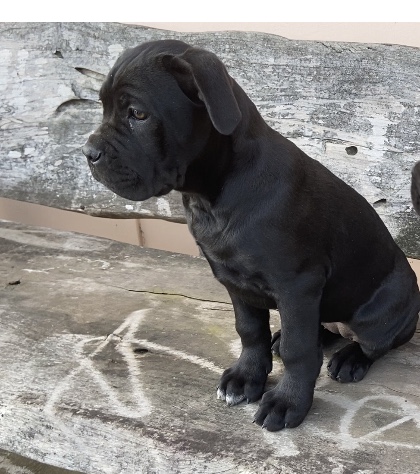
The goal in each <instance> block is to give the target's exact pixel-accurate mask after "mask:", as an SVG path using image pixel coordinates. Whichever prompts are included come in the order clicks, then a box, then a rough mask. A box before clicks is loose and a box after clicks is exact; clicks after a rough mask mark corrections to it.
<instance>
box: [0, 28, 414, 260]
mask: <svg viewBox="0 0 420 474" xmlns="http://www.w3.org/2000/svg"><path fill="white" fill-rule="evenodd" d="M163 38H176V39H182V40H184V41H186V42H188V43H191V44H193V45H196V46H201V47H205V48H207V49H209V50H212V51H214V52H215V53H216V54H217V55H218V56H219V57H220V58H221V59H222V60H223V61H224V62H225V64H226V65H227V67H228V69H229V72H230V74H231V75H232V76H233V77H234V78H235V79H236V80H237V81H238V82H239V84H240V85H241V86H242V87H243V88H244V89H245V91H246V92H247V93H248V94H249V96H250V97H251V98H252V100H253V101H254V102H255V104H256V105H257V107H258V109H259V110H260V112H261V114H262V115H263V117H264V118H265V119H266V120H267V122H268V123H269V124H270V125H271V126H272V127H273V128H275V129H276V130H278V131H279V132H281V133H282V134H283V135H285V136H286V137H288V138H290V139H291V140H292V141H294V142H295V143H296V144H297V145H298V146H300V147H301V148H302V149H303V150H304V151H305V152H307V153H308V154H309V155H310V156H312V157H313V158H316V159H318V160H319V161H321V162H322V163H324V164H325V165H326V166H327V167H328V168H330V169H331V170H332V171H333V172H334V173H336V174H337V175H338V176H340V177H341V178H342V179H344V180H345V181H346V182H347V183H349V184H350V185H352V186H353V187H354V188H356V189H357V190H358V191H359V192H360V193H361V194H363V195H364V196H365V197H366V198H367V200H368V201H369V202H370V203H371V204H372V206H374V207H375V209H376V210H377V212H378V213H379V215H380V216H381V218H382V219H383V221H384V222H385V224H386V225H387V227H388V228H389V230H390V231H391V233H392V235H393V236H394V238H395V239H396V240H397V242H398V243H399V244H400V246H401V247H402V248H403V249H404V251H405V252H406V254H407V255H409V256H412V257H420V246H419V240H420V220H419V218H418V217H417V216H416V215H415V213H414V211H413V208H412V205H411V201H410V170H411V168H412V166H413V165H414V163H415V162H416V161H417V160H418V157H419V155H420V140H419V136H418V134H419V130H420V106H419V99H420V96H419V94H420V93H419V91H420V73H419V71H420V50H419V49H418V48H412V47H404V46H396V45H381V44H377V45H373V44H357V43H323V42H315V41H296V40H287V39H285V38H281V37H278V36H274V35H269V34H263V33H255V32H249V33H248V32H234V31H231V32H219V33H177V32H171V31H164V30H156V29H151V28H144V27H141V26H132V25H122V24H112V23H94V24H91V23H41V24H37V23H31V24H25V23H3V24H1V25H0V83H1V87H2V94H1V96H0V114H1V115H0V156H1V160H0V195H1V196H3V197H7V198H12V199H17V200H22V201H30V202H35V203H38V204H44V205H47V206H53V207H57V208H62V209H69V210H73V211H77V212H83V213H87V214H90V215H95V216H106V217H117V218H126V217H151V218H156V217H159V218H164V219H167V220H172V221H175V222H184V221H185V218H184V213H183V209H182V205H181V202H180V196H179V195H177V194H176V193H171V194H169V195H168V196H165V197H161V198H152V199H150V200H148V201H146V202H142V203H138V202H130V201H126V200H124V199H121V198H119V197H117V196H115V195H114V194H113V193H111V192H110V191H108V190H107V189H105V188H104V187H103V186H102V185H100V184H99V183H97V182H95V181H94V180H93V178H92V177H91V175H90V172H89V170H88V167H87V165H86V162H85V158H84V157H83V155H82V153H81V146H82V145H83V144H84V142H85V140H86V139H87V137H88V135H89V134H90V133H91V131H93V130H94V129H95V127H96V126H97V125H98V123H99V122H100V120H101V105H100V103H99V102H98V90H99V87H100V85H101V81H102V79H103V75H104V74H106V73H107V72H108V70H109V68H110V67H111V65H112V64H113V63H114V61H115V60H116V58H117V57H118V55H119V54H120V53H121V52H122V51H123V50H124V49H125V48H127V47H131V46H134V45H137V44H139V43H141V42H143V41H148V40H153V39H163Z"/></svg>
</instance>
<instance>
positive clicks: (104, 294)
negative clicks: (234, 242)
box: [0, 222, 420, 474]
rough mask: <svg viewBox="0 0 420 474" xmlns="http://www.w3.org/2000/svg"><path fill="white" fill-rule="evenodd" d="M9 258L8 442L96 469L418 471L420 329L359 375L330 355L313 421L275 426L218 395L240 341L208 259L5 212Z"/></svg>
mask: <svg viewBox="0 0 420 474" xmlns="http://www.w3.org/2000/svg"><path fill="white" fill-rule="evenodd" d="M0 253H1V255H2V265H1V267H0V320H1V331H0V347H1V358H0V374H1V377H0V449H4V450H7V451H8V452H14V453H17V454H19V455H22V456H25V457H26V458H32V459H35V460H37V461H39V462H42V463H45V464H49V465H55V466H60V467H62V468H66V469H71V470H76V471H81V472H83V473H87V474H98V473H101V474H102V473H107V474H121V473H124V474H139V473H141V474H143V473H144V474H167V473H177V474H200V473H201V474H211V473H214V474H216V473H222V472H224V473H241V474H251V473H252V474H259V473H261V474H263V473H264V474H278V473H279V472H282V473H290V474H295V473H311V474H312V473H324V472H352V473H357V472H358V473H362V472H363V473H372V474H373V473H377V472H381V473H383V474H395V472H401V473H403V472H404V473H417V472H418V467H419V451H420V387H419V384H418V383H417V380H418V379H417V378H416V377H415V375H416V374H418V371H419V368H420V367H419V366H420V334H419V333H417V334H416V335H415V337H414V338H413V340H412V341H410V343H408V344H406V345H405V346H403V347H401V348H399V349H398V350H395V351H392V353H390V354H388V355H387V356H386V357H384V359H383V360H381V361H380V362H377V363H375V364H374V365H373V367H372V369H371V370H370V372H369V374H368V376H367V377H366V379H365V380H363V381H362V382H360V383H358V384H346V385H342V384H338V383H337V382H335V381H333V380H331V379H330V378H329V377H328V376H327V371H326V368H325V365H324V367H323V368H322V370H321V375H320V378H319V380H318V382H317V386H316V390H315V400H314V404H313V407H312V409H311V411H310V413H309V415H308V417H307V418H306V419H305V421H304V423H303V424H302V425H301V426H300V427H299V428H296V429H290V430H285V431H282V432H277V433H269V432H267V431H266V430H262V429H261V428H260V427H259V426H257V425H255V424H253V423H252V419H253V416H254V413H255V411H256V409H257V404H249V405H246V404H244V405H238V406H236V407H228V406H227V405H226V404H225V403H223V402H222V401H220V400H216V386H217V383H218V380H219V377H220V374H221V373H222V371H223V369H224V368H226V367H228V366H229V365H231V364H232V363H233V362H234V360H235V359H236V357H237V356H238V353H239V351H240V344H238V342H239V341H238V336H237V334H236V332H235V328H234V316H233V311H232V306H231V305H230V304H229V303H228V295H227V292H226V291H225V289H224V288H223V287H222V286H221V285H220V284H219V283H217V282H216V281H215V279H214V278H213V277H212V275H211V271H210V268H209V267H208V265H207V263H206V262H205V261H204V259H202V258H193V257H188V256H185V255H179V254H175V255H174V254H170V253H166V252H161V251H155V250H151V249H139V248H138V247H134V246H130V245H124V244H120V243H117V242H112V241H109V240H105V239H99V238H95V237H87V236H83V235H80V234H79V235H77V234H73V233H66V232H57V231H52V230H49V229H41V228H28V227H25V226H22V225H17V224H12V223H5V222H0ZM46 296H47V297H46ZM275 316H277V315H276V314H275V313H274V312H273V318H272V321H271V323H272V328H273V329H274V328H275V329H276V328H277V324H278V319H277V317H275ZM330 354H331V353H330V352H328V353H327V356H329V355H330ZM282 370H283V369H282V364H281V363H280V361H279V360H277V359H275V360H274V371H273V373H272V374H270V376H269V382H268V388H271V387H272V386H273V384H275V383H276V382H277V380H278V379H279V377H280V376H281V373H282ZM3 454H4V453H2V451H0V472H2V473H3V472H4V473H7V474H16V473H17V472H22V473H23V472H24V473H27V472H31V473H32V472H34V473H36V472H38V473H43V474H45V473H49V472H51V474H53V473H54V472H55V471H54V470H52V468H51V469H50V468H48V467H46V466H41V468H40V469H39V470H35V469H38V468H39V466H38V465H37V464H32V463H29V462H27V461H25V460H23V459H21V458H17V457H16V456H12V457H10V458H9V459H10V462H6V461H7V458H6V461H5V460H4V459H2V456H3ZM17 463H19V464H17ZM17 465H18V466H21V468H20V469H18V468H17V467H16V466H17ZM23 468H24V469H23ZM57 474H60V471H58V472H57Z"/></svg>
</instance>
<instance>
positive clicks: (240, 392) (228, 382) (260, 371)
mask: <svg viewBox="0 0 420 474" xmlns="http://www.w3.org/2000/svg"><path fill="white" fill-rule="evenodd" d="M251 361H252V362H251ZM270 371H271V359H270V360H269V361H267V362H266V363H261V362H260V363H256V362H255V359H254V358H249V359H248V360H247V358H246V357H241V358H240V359H239V360H238V362H237V363H236V364H235V365H234V366H233V367H231V368H230V369H226V370H225V371H224V372H223V375H222V377H221V379H220V384H219V387H218V388H217V398H218V399H220V400H225V401H226V403H227V404H228V405H229V406H232V405H237V404H238V403H241V402H242V401H244V400H246V401H247V402H248V403H252V402H256V401H257V400H259V399H260V398H261V395H262V394H263V392H264V386H265V382H266V380H267V375H268V373H269V372H270Z"/></svg>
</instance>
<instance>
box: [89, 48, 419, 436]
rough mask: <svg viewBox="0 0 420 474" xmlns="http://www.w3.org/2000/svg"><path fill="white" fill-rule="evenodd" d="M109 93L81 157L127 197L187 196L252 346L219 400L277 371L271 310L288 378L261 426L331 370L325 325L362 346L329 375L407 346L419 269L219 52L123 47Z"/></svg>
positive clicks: (230, 399)
mask: <svg viewBox="0 0 420 474" xmlns="http://www.w3.org/2000/svg"><path fill="white" fill-rule="evenodd" d="M100 98H101V100H102V103H103V108H104V115H103V122H102V125H101V126H100V127H99V128H98V130H97V131H96V132H95V133H93V134H92V135H91V136H90V138H89V140H88V142H87V143H86V145H85V146H84V147H83V153H84V154H85V155H86V156H87V158H88V162H89V166H90V169H91V171H92V174H93V176H94V177H95V178H96V179H97V180H98V181H100V182H101V183H103V184H104V185H105V186H107V187H108V188H110V189H111V190H112V191H114V192H115V193H117V194H119V195H120V196H122V197H125V198H128V199H131V200H144V199H148V198H150V197H151V196H161V195H163V194H165V193H168V192H169V191H171V190H172V189H176V190H178V191H180V192H181V193H182V197H183V203H184V206H185V210H186V215H187V220H188V224H189V227H190V230H191V232H192V234H193V236H194V237H195V239H196V241H197V244H198V245H199V246H200V248H201V250H202V251H203V253H204V255H205V256H206V258H207V260H208V261H209V264H210V266H211V268H212V270H213V273H214V275H215V276H216V278H217V279H218V280H219V281H220V282H222V283H223V284H224V285H225V287H226V288H227V290H228V292H229V294H230V296H231V299H232V303H233V306H234V310H235V317H236V329H237V331H238V333H239V335H240V337H241V341H242V347H243V349H242V353H241V356H240V357H239V360H238V361H237V362H236V363H235V364H234V365H233V367H231V368H230V369H227V370H226V371H225V372H224V374H223V376H222V378H221V381H220V385H219V387H218V397H219V398H221V399H223V400H226V402H227V403H228V404H229V405H234V404H237V403H240V402H241V401H242V400H247V401H248V402H254V401H256V400H258V399H259V398H260V397H261V396H262V395H263V392H264V385H265V382H266V379H267V374H268V373H269V372H270V371H271V368H272V354H271V334H270V326H269V309H270V308H273V309H274V308H277V309H278V310H279V312H280V317H281V328H282V329H281V331H282V332H281V339H280V343H279V351H280V355H281V358H282V360H283V363H284V375H283V377H282V379H281V380H280V382H279V383H278V385H277V386H276V387H275V388H274V389H272V390H270V391H268V392H266V393H265V394H264V395H263V397H262V401H261V403H260V406H259V409H258V411H257V413H256V415H255V421H256V423H258V424H259V425H261V426H263V427H266V428H267V429H268V430H273V431H274V430H280V429H282V428H284V427H286V426H287V427H295V426H297V425H299V424H300V423H301V422H302V420H303V419H304V418H305V416H306V414H307V412H308V410H309V409H310V407H311V404H312V400H313V394H314V386H315V381H316V379H317V377H318V375H319V371H320V368H321V365H322V360H323V357H322V347H321V334H322V332H324V331H325V330H324V329H323V330H322V331H321V323H323V324H324V326H325V327H327V328H329V329H331V330H333V331H335V332H339V333H341V334H342V335H343V336H346V337H349V338H350V339H352V340H353V342H352V343H351V344H349V345H347V346H346V347H345V348H344V349H342V350H340V351H339V352H337V353H336V354H335V355H334V356H333V358H332V360H331V362H330V364H329V371H330V375H331V376H332V377H333V378H335V379H337V380H339V381H341V382H351V381H358V380H361V379H362V378H363V377H364V375H365V374H366V372H367V371H368V369H369V367H370V365H371V364H372V362H373V361H375V360H376V359H378V358H379V357H381V356H382V355H384V354H385V353H386V352H387V351H389V350H390V349H392V348H394V347H397V346H399V345H401V344H403V343H405V342H407V341H408V340H409V339H410V338H411V337H412V336H413V333H414V331H415V328H416V323H417V320H418V313H419V310H420V296H419V290H418V286H417V282H416V277H415V274H414V272H413V271H412V270H411V268H410V266H409V264H408V263H407V259H406V258H405V256H404V254H403V252H402V251H401V250H400V249H399V248H398V247H397V245H396V244H395V243H394V241H393V239H392V237H391V235H390V234H389V232H388V230H387V229H386V227H385V225H384V224H383V223H382V221H381V219H380V218H379V217H378V215H377V214H376V212H375V210H374V209H373V208H372V207H371V206H370V205H369V204H368V202H367V201H366V200H365V199H364V198H363V197H362V196H360V195H359V194H358V193H357V192H356V191H354V190H353V189H352V188H350V187H349V186H348V185H347V184H345V183H344V182H343V181H341V180H340V179H338V178H337V177H336V176H334V175H333V174H332V173H331V172H330V171H328V170H327V169H326V168H325V167H324V166H323V165H321V164H320V163H319V162H317V161H315V160H313V159H311V158H309V157H308V156H307V155H305V153H303V152H302V151H301V150H300V149H299V148H297V147H296V146H295V145H294V144H293V143H291V142H290V141H289V140H287V139H286V138H284V137H283V136H281V135H280V134H279V133H277V132H276V131H274V130H272V129H271V128H270V127H269V126H268V125H267V124H266V123H265V122H264V120H263V119H262V118H261V116H260V114H259V113H258V111H257V109H256V107H255V106H254V104H253V103H252V102H251V100H250V99H249V98H248V96H247V95H246V94H245V92H244V91H243V90H242V89H241V88H240V87H239V85H238V84H237V83H236V82H235V81H234V80H233V79H232V78H231V77H230V76H229V75H228V73H227V71H226V69H225V67H224V65H223V64H222V63H221V61H220V60H219V59H218V58H217V57H216V56H215V55H214V54H212V53H210V52H208V51H205V50H203V49H199V48H194V47H191V46H189V45H187V44H185V43H183V42H181V41H172V40H164V41H155V42H150V43H145V44H142V45H140V46H138V47H136V48H133V49H130V50H128V51H126V52H124V53H123V54H122V55H121V57H120V58H119V59H118V60H117V62H116V64H115V66H114V67H113V68H112V70H111V71H110V73H109V74H108V76H107V78H106V80H105V82H104V84H103V86H102V89H101V91H100Z"/></svg>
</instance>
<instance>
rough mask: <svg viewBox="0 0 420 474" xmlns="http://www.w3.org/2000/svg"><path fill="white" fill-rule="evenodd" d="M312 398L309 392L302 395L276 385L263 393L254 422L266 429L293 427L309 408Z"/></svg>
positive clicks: (301, 419) (276, 429)
mask: <svg viewBox="0 0 420 474" xmlns="http://www.w3.org/2000/svg"><path fill="white" fill-rule="evenodd" d="M312 398H313V395H311V394H310V393H307V394H306V396H305V397H302V396H298V395H297V394H296V393H294V392H293V391H292V392H289V391H283V390H281V389H279V388H277V387H276V388H274V389H272V390H269V391H268V392H266V393H265V394H264V395H263V397H262V400H261V402H260V407H259V409H258V411H257V413H256V414H255V417H254V422H255V423H257V425H260V426H261V427H262V428H266V429H267V430H268V431H279V430H282V429H283V428H295V427H296V426H298V425H300V424H301V423H302V421H303V420H304V418H305V416H306V415H307V413H308V411H309V409H310V408H311V405H312Z"/></svg>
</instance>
